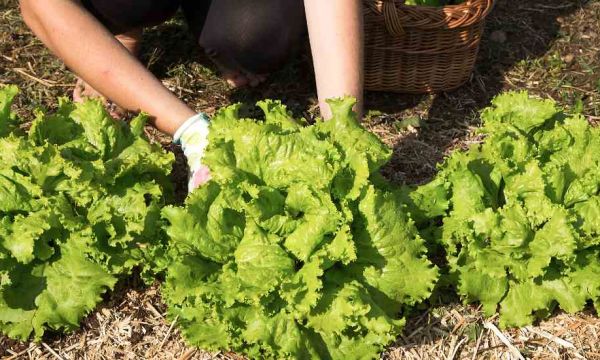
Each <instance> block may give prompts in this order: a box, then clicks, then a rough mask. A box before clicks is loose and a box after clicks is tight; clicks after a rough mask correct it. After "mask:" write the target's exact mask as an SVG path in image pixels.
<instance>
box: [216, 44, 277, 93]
mask: <svg viewBox="0 0 600 360" xmlns="http://www.w3.org/2000/svg"><path fill="white" fill-rule="evenodd" d="M206 55H208V57H209V58H210V59H211V60H212V62H213V63H215V65H217V67H218V68H219V70H221V74H222V75H221V76H222V77H223V79H225V81H227V84H229V86H231V87H233V88H242V87H244V86H251V87H256V86H258V85H260V84H261V83H263V82H265V80H267V74H253V73H250V72H247V71H244V70H242V68H241V66H238V65H237V64H236V62H235V60H234V59H226V58H223V56H220V54H219V53H218V52H217V51H216V50H214V49H206Z"/></svg>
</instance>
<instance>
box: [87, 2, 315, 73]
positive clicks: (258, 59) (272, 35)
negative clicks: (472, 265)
mask: <svg viewBox="0 0 600 360" xmlns="http://www.w3.org/2000/svg"><path fill="white" fill-rule="evenodd" d="M82 3H83V5H84V6H85V7H86V8H87V9H88V10H89V11H90V12H91V13H92V14H93V15H94V16H95V17H96V18H97V19H98V20H100V22H102V23H103V24H104V25H105V26H106V27H107V28H108V29H109V30H110V31H112V32H113V33H114V34H121V33H125V32H128V31H131V30H135V29H139V28H143V27H148V26H154V25H158V24H160V23H162V22H164V21H166V20H168V19H169V18H170V17H172V16H173V15H174V14H175V12H177V10H178V9H179V8H181V9H182V10H183V13H184V15H185V17H186V19H187V22H188V24H189V27H190V29H191V31H192V32H193V34H194V36H196V38H197V39H198V43H199V44H200V46H202V47H203V48H204V49H205V51H206V53H207V54H208V55H209V56H210V57H211V58H213V60H215V61H217V62H219V63H220V64H221V65H223V66H225V67H228V68H231V69H241V70H244V71H248V72H252V73H267V72H271V71H274V70H276V69H277V68H279V67H281V66H282V65H283V63H285V61H287V60H288V59H289V58H290V56H291V55H292V54H293V53H294V51H295V49H296V48H297V47H298V45H299V44H301V42H302V39H303V36H304V34H305V27H306V20H305V16H304V4H303V0H82Z"/></svg>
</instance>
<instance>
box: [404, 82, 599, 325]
mask: <svg viewBox="0 0 600 360" xmlns="http://www.w3.org/2000/svg"><path fill="white" fill-rule="evenodd" d="M482 119H483V121H484V126H483V128H482V129H481V132H482V133H483V134H486V135H487V139H486V140H485V142H484V143H483V144H481V145H476V146H473V147H472V148H471V149H469V151H467V152H459V153H455V154H453V155H452V156H451V157H450V158H449V159H447V161H446V162H445V164H444V165H443V166H442V167H441V171H440V173H439V175H438V176H437V178H436V179H435V180H434V181H433V182H432V183H430V184H427V185H425V186H423V187H421V188H418V189H416V190H414V191H412V192H408V193H405V195H406V196H407V197H406V198H405V201H407V202H408V203H410V206H411V208H412V211H411V212H412V215H413V218H414V219H415V220H416V221H417V222H418V223H419V226H420V227H421V228H422V229H424V231H423V233H424V234H429V237H430V238H432V239H433V240H434V241H436V242H437V243H438V244H441V245H442V246H443V248H444V249H445V251H446V253H447V259H448V263H449V267H450V271H451V273H452V275H454V276H455V278H456V285H457V287H458V291H459V293H460V295H461V296H462V297H463V298H464V300H465V301H467V302H471V301H480V302H481V304H482V305H483V310H484V311H485V312H486V313H487V314H488V315H490V314H492V313H494V312H495V311H496V310H497V309H499V311H500V324H501V325H502V326H523V325H527V324H530V323H531V322H532V321H533V320H535V319H536V318H539V317H543V316H545V315H547V314H548V313H549V312H550V311H551V310H552V309H553V308H554V307H555V305H557V304H558V305H559V306H560V307H561V308H562V309H564V310H565V311H568V312H576V311H579V310H581V309H582V308H583V307H584V305H585V304H586V301H593V302H595V303H596V307H597V308H599V307H598V306H599V305H600V129H598V128H592V127H591V126H590V125H589V124H588V123H587V121H586V120H585V119H584V118H583V117H581V116H579V115H576V116H572V117H567V116H566V115H564V113H562V112H561V111H560V110H559V109H557V108H556V106H555V104H554V103H553V102H551V101H542V100H535V99H531V98H529V97H528V95H527V93H524V92H518V93H517V92H511V93H507V94H504V95H500V96H498V97H497V98H496V99H495V100H494V101H493V106H492V107H490V108H488V109H486V110H485V111H484V112H483V114H482ZM439 219H442V221H443V225H442V226H441V227H438V226H437V223H438V222H439Z"/></svg>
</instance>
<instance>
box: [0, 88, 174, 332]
mask: <svg viewBox="0 0 600 360" xmlns="http://www.w3.org/2000/svg"><path fill="white" fill-rule="evenodd" d="M16 94H17V89H16V88H15V87H4V88H2V89H0V158H1V161H0V331H1V332H3V333H4V334H6V335H8V336H10V337H12V338H18V339H22V340H26V339H28V338H29V337H30V335H31V334H32V333H33V334H34V337H35V339H40V338H41V336H42V335H43V334H44V331H45V330H46V329H48V328H50V329H54V330H73V329H75V328H77V327H78V326H79V322H80V320H81V318H82V317H83V316H84V315H85V314H87V313H88V312H89V311H91V310H92V309H93V308H94V307H95V306H96V304H97V303H98V302H99V301H100V300H101V295H102V294H103V293H104V292H105V291H106V290H107V289H111V288H112V287H113V286H114V285H115V283H116V282H117V280H118V279H119V278H120V276H121V275H124V274H128V273H130V272H131V270H132V268H134V267H138V266H139V267H141V268H143V270H142V271H143V272H148V271H149V270H150V266H149V264H151V263H152V259H154V258H155V257H157V255H158V254H159V253H160V251H161V249H162V247H161V246H162V240H161V239H162V237H161V234H162V233H161V230H160V225H159V221H160V211H161V208H162V207H163V206H164V205H165V203H166V199H168V194H170V189H171V185H170V182H169V179H168V175H169V173H170V172H171V167H172V161H173V156H172V154H166V153H165V152H163V151H162V149H161V148H160V146H158V145H152V144H150V143H149V142H148V141H147V140H146V139H145V138H144V137H143V126H144V118H143V117H138V118H136V119H134V120H133V121H132V123H131V126H128V125H125V124H124V123H119V122H116V121H115V120H113V119H112V118H111V117H110V116H109V115H108V114H107V113H106V111H105V110H104V108H103V106H102V104H100V103H99V102H96V101H88V102H86V103H84V104H77V105H75V104H72V103H70V102H68V101H66V100H61V101H60V104H59V108H58V110H57V112H56V113H54V114H46V113H44V112H41V111H39V112H38V113H37V116H36V118H35V120H34V121H33V122H32V123H31V128H30V130H29V132H28V134H23V133H22V132H20V130H19V128H18V126H17V125H18V122H17V119H16V116H15V115H14V114H12V113H11V111H10V106H11V102H12V99H13V97H14V96H15V95H16ZM165 194H167V197H165Z"/></svg>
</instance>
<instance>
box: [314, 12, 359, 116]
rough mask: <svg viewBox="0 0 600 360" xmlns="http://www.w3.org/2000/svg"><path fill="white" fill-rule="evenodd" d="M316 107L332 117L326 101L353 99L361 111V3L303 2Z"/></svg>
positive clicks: (323, 113) (324, 114) (357, 108)
mask: <svg viewBox="0 0 600 360" xmlns="http://www.w3.org/2000/svg"><path fill="white" fill-rule="evenodd" d="M304 6H305V10H306V20H307V24H308V33H309V37H310V45H311V50H312V56H313V63H314V68H315V77H316V83H317V92H318V94H319V105H320V107H321V114H322V115H323V117H324V118H326V119H327V118H329V117H330V116H331V111H330V109H329V107H328V106H327V105H326V104H325V99H329V98H333V97H340V96H345V95H351V96H354V97H355V98H356V99H357V100H358V103H357V105H356V108H355V109H356V111H357V112H358V114H359V116H362V109H363V57H364V50H363V42H364V35H363V34H364V32H363V14H362V1H360V0H305V1H304Z"/></svg>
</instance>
